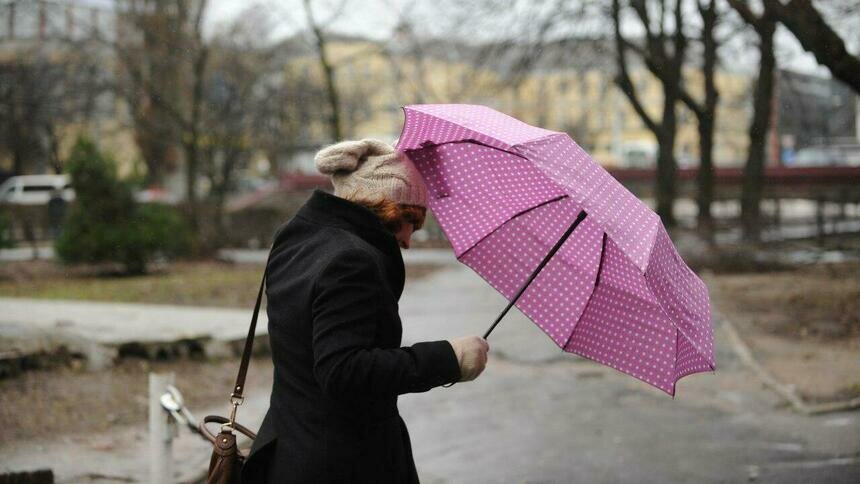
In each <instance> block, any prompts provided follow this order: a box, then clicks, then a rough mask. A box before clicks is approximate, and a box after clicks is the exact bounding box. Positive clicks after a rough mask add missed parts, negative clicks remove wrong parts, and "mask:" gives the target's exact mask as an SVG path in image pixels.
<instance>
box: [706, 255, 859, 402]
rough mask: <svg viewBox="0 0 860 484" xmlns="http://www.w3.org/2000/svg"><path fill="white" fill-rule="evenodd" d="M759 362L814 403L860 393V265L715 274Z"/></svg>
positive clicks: (720, 300) (718, 297)
mask: <svg viewBox="0 0 860 484" xmlns="http://www.w3.org/2000/svg"><path fill="white" fill-rule="evenodd" d="M712 279H713V280H714V281H715V284H716V287H715V288H713V289H716V290H715V291H714V290H712V294H711V297H712V299H713V303H714V304H715V305H716V306H717V307H718V308H719V309H720V310H721V311H722V312H723V313H724V314H725V315H726V316H727V317H728V318H729V319H730V320H731V321H732V322H733V323H734V324H735V325H736V326H737V327H738V330H739V331H740V332H741V334H742V336H743V338H744V339H745V340H746V341H747V343H748V344H749V345H750V347H751V348H752V350H753V351H754V353H755V356H756V358H757V360H758V361H759V363H761V364H762V365H763V366H764V367H765V368H767V369H768V370H770V371H771V372H772V373H773V374H774V376H776V377H777V379H779V380H780V381H782V382H784V383H786V384H790V385H795V386H796V387H797V390H798V392H799V393H800V394H801V395H802V396H803V397H805V398H806V399H808V400H810V401H814V402H820V401H830V400H838V399H842V398H848V397H855V396H858V395H860V356H858V355H860V262H843V263H821V264H815V265H809V266H804V267H801V268H796V269H792V270H780V271H772V272H757V273H743V274H718V275H714V276H712Z"/></svg>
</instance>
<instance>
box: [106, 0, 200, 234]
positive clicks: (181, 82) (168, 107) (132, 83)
mask: <svg viewBox="0 0 860 484" xmlns="http://www.w3.org/2000/svg"><path fill="white" fill-rule="evenodd" d="M207 5H208V2H207V0H128V1H126V2H125V3H123V8H122V10H121V12H122V16H123V17H124V20H125V21H126V22H125V25H127V26H128V27H130V28H131V29H132V32H130V33H129V34H128V35H126V36H125V37H121V38H119V39H117V41H116V42H113V43H112V45H113V47H114V49H115V52H116V54H117V58H118V60H119V61H120V64H121V67H122V72H123V73H124V74H125V81H126V82H124V83H120V84H119V85H118V87H119V92H121V93H122V94H123V95H124V97H125V98H126V100H127V102H128V104H129V106H130V107H131V111H132V114H133V118H134V120H135V127H136V129H137V130H138V131H139V133H138V136H137V138H138V142H139V144H140V145H141V150H142V151H143V152H144V156H146V155H147V154H149V155H151V156H153V158H151V159H148V160H147V165H148V167H150V168H152V169H154V170H156V172H155V173H152V174H150V175H149V176H150V180H151V181H160V180H161V179H162V177H163V176H164V171H167V170H169V169H172V168H174V167H175V165H174V163H173V160H171V159H170V158H169V153H168V152H169V145H168V146H167V147H166V148H165V149H162V147H156V148H155V149H152V147H151V146H150V145H148V144H147V141H148V140H151V136H153V135H154V136H165V138H164V139H168V140H171V141H170V143H171V144H173V143H178V144H179V145H180V146H181V147H182V151H183V155H184V161H185V173H184V175H185V192H186V202H187V208H188V212H189V221H190V223H191V226H192V229H193V230H195V231H196V230H197V228H198V200H197V198H198V189H197V181H198V177H199V176H200V154H201V150H200V138H201V135H202V131H201V123H202V104H203V102H204V94H205V88H206V84H205V83H206V71H207V67H208V62H209V53H210V52H209V46H208V44H207V43H206V41H205V40H204V38H203V18H204V15H205V12H206V8H207ZM159 157H160V158H159Z"/></svg>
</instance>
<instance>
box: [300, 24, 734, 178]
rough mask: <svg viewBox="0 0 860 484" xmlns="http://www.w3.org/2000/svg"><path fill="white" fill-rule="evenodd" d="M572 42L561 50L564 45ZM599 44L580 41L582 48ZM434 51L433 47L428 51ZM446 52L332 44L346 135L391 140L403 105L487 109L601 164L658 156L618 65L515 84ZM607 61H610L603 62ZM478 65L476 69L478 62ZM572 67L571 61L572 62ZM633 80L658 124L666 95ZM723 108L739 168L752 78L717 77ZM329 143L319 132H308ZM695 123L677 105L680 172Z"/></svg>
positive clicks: (306, 58)
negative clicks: (571, 144) (559, 137)
mask: <svg viewBox="0 0 860 484" xmlns="http://www.w3.org/2000/svg"><path fill="white" fill-rule="evenodd" d="M575 42H576V40H575V39H574V40H572V41H568V42H567V44H566V45H565V46H564V47H565V48H569V47H570V43H575ZM595 42H596V41H594V40H583V43H584V44H586V47H590V46H591V45H592V44H594V43H595ZM434 47H435V48H434ZM446 49H447V50H449V51H450V50H454V49H453V48H447V47H446V46H444V45H436V46H431V47H430V48H426V49H422V50H423V53H422V54H423V55H421V56H418V55H416V54H415V52H414V51H410V50H408V49H406V50H403V51H398V49H396V47H392V45H390V44H382V43H377V42H373V41H369V40H366V39H355V38H339V39H336V40H332V41H331V42H329V44H328V46H327V52H328V55H329V56H330V58H331V61H332V63H333V64H334V65H335V66H336V81H337V86H338V89H339V91H340V92H341V94H342V96H343V98H344V99H352V100H359V101H360V103H361V104H364V105H363V106H361V107H360V109H354V108H351V107H348V106H346V104H348V102H347V101H344V103H342V104H343V109H344V111H345V113H346V114H345V115H344V122H343V127H344V133H345V134H346V135H347V136H377V137H382V138H388V139H393V138H395V137H396V136H397V135H398V134H399V131H400V127H401V123H402V113H401V111H400V109H399V107H400V106H401V105H406V104H412V103H476V104H485V105H488V106H491V107H493V108H495V109H498V110H500V111H502V112H505V113H507V114H510V115H512V116H514V117H517V118H519V119H521V120H523V121H525V122H528V123H530V124H535V125H539V126H541V127H545V128H548V129H552V130H557V131H565V132H567V133H569V134H570V135H571V136H572V137H573V138H574V139H575V140H576V141H577V142H578V143H580V144H581V145H582V146H583V147H585V148H586V149H587V150H588V151H589V152H590V153H591V154H592V156H594V157H595V159H597V160H598V161H600V162H601V163H603V164H605V165H607V166H619V165H621V166H645V165H647V164H649V163H653V159H654V156H655V154H656V151H657V145H656V140H655V138H654V136H653V134H652V133H651V132H650V131H649V130H648V129H647V128H646V127H645V125H644V123H642V121H641V120H640V118H639V116H638V115H637V114H636V113H635V111H634V110H633V108H632V106H631V105H630V103H629V102H628V101H627V98H626V97H625V96H624V94H623V93H622V92H621V91H620V90H619V89H618V88H617V87H616V86H615V84H614V82H613V75H614V64H613V62H614V60H613V59H612V58H611V53H609V54H608V57H606V56H605V58H603V59H601V61H600V62H595V63H593V64H592V65H588V64H585V65H566V64H565V63H564V62H553V65H550V66H545V65H541V64H540V63H537V64H536V65H535V66H534V67H533V68H532V69H530V70H528V71H526V73H525V74H524V75H523V76H522V77H521V78H520V79H516V80H514V81H511V80H509V79H505V75H504V70H503V69H499V68H498V66H494V65H492V64H493V63H492V62H484V61H482V60H481V59H477V60H475V59H474V58H469V57H465V58H463V59H457V58H452V56H446V55H445V51H446ZM607 61H608V62H607ZM476 63H477V64H478V65H476ZM574 64H575V63H574ZM293 65H300V66H302V69H303V70H305V69H309V70H310V71H311V73H312V74H311V75H312V76H314V77H315V78H316V79H317V80H318V81H319V82H322V81H321V75H320V71H319V69H318V68H317V65H316V59H315V57H314V53H311V52H308V53H307V54H306V55H303V56H300V57H298V58H296V59H295V60H293ZM631 77H632V78H633V82H634V84H635V85H636V87H637V89H638V93H639V96H640V99H641V100H642V102H643V104H644V105H645V108H646V110H647V111H648V112H649V113H650V114H651V115H652V117H654V118H655V119H658V120H659V117H660V114H661V109H662V90H661V86H660V83H659V81H658V80H657V79H656V78H654V77H653V76H652V75H651V74H650V73H649V72H648V71H647V70H646V69H645V68H644V66H635V65H634V66H633V68H632V72H631ZM685 77H686V78H687V83H688V86H689V87H688V88H689V89H690V91H692V93H693V96H694V97H695V96H698V95H699V94H701V92H702V88H701V73H699V72H698V71H695V70H693V69H690V70H688V72H687V73H686V75H685ZM717 86H718V89H719V90H720V105H719V111H718V114H717V130H716V133H715V137H716V139H715V153H714V158H715V163H717V165H720V166H732V165H739V164H741V163H742V161H743V159H744V158H745V153H746V145H747V126H748V123H749V108H748V105H749V93H750V91H751V79H750V78H749V77H748V76H746V75H743V74H738V73H732V72H727V71H720V72H718V74H717ZM314 132H315V134H318V135H322V137H323V139H324V138H325V136H324V133H325V132H326V131H325V128H324V127H320V128H319V129H316V130H314ZM698 152H699V145H698V131H697V121H696V118H695V116H694V115H693V113H692V112H691V111H689V110H688V109H686V107H684V106H682V105H681V104H679V106H678V135H677V141H676V155H677V158H678V161H679V164H680V165H681V166H694V165H695V164H697V163H698V158H699V153H698Z"/></svg>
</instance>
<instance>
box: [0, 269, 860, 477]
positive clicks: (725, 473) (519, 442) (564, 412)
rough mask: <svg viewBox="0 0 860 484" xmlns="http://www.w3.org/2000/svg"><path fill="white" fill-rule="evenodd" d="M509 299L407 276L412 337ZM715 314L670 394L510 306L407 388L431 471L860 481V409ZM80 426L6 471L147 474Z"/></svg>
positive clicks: (137, 433)
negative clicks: (459, 367) (829, 398)
mask: <svg viewBox="0 0 860 484" xmlns="http://www.w3.org/2000/svg"><path fill="white" fill-rule="evenodd" d="M502 307H503V300H502V298H501V296H499V295H498V294H496V293H495V292H494V291H493V290H492V289H489V288H488V287H487V286H486V284H484V283H483V281H481V279H480V278H479V277H478V276H476V275H475V274H473V273H472V272H471V271H470V270H469V269H468V268H465V267H463V266H460V265H457V264H455V263H452V264H448V265H446V266H445V268H444V269H443V270H441V271H440V272H437V273H435V274H433V275H431V276H428V277H427V278H425V279H421V280H418V281H410V282H408V283H407V288H406V291H405V293H404V297H403V299H402V301H401V314H402V316H403V321H404V326H405V328H404V340H405V341H404V342H405V343H410V342H415V341H419V340H432V339H447V338H451V337H455V336H459V335H465V334H482V333H483V331H484V330H485V329H486V327H487V326H488V325H489V324H490V323H491V322H492V320H493V319H494V317H495V315H496V314H497V312H498V311H499V310H501V308H502ZM716 319H717V326H718V330H717V365H718V371H717V372H716V373H715V374H699V375H693V376H690V377H687V378H686V379H683V380H681V381H680V382H679V383H678V389H677V396H676V398H674V399H672V398H671V397H668V396H666V395H665V394H663V393H662V392H659V391H656V390H654V389H652V388H650V387H648V386H647V385H645V384H644V383H641V382H639V381H637V380H635V379H633V378H631V377H628V376H625V375H621V374H619V373H618V372H616V371H614V370H611V369H609V368H606V367H603V366H600V365H597V364H594V363H591V362H588V361H585V360H583V359H581V358H578V357H576V356H574V355H570V354H564V353H561V351H560V350H559V349H558V347H557V346H555V345H554V344H553V343H552V342H551V341H550V340H549V339H548V338H546V337H545V336H544V335H543V333H542V332H541V331H540V330H539V329H537V328H536V327H535V326H534V325H533V324H531V323H530V322H528V321H527V320H525V318H524V317H522V316H521V315H520V314H519V313H514V312H512V313H511V314H509V315H508V317H507V318H506V319H505V320H504V321H503V322H502V323H501V324H500V325H499V327H498V328H497V329H496V331H495V332H494V333H493V335H492V336H491V337H490V340H489V341H490V346H491V358H490V362H489V365H488V367H487V370H486V372H485V373H484V374H483V375H482V376H481V377H480V378H479V379H477V380H476V381H474V382H470V383H458V384H456V385H454V386H453V387H451V388H437V389H434V390H431V391H430V392H427V393H425V394H412V395H404V396H403V397H401V400H400V408H401V413H402V414H403V417H404V419H405V420H406V422H407V423H408V425H409V430H410V435H411V439H412V443H413V448H414V452H415V459H416V462H417V464H418V467H419V472H420V474H421V477H422V481H423V482H426V483H437V482H452V483H461V482H462V483H487V482H489V483H495V482H504V483H507V482H589V483H602V482H606V483H616V482H621V483H627V482H629V483H642V482H645V483H648V482H654V483H657V482H659V483H664V482H695V483H700V482H707V483H710V482H715V483H716V482H748V481H750V480H758V481H759V482H779V483H783V482H787V483H792V482H797V483H801V482H804V483H805V482H828V483H842V482H844V483H848V482H858V480H860V437H858V435H860V413H857V412H854V413H839V414H830V415H825V416H818V417H806V416H801V415H797V414H795V413H792V412H790V411H789V410H787V409H786V408H785V406H784V405H783V404H782V403H781V402H780V401H779V400H778V399H777V398H776V397H775V396H774V395H773V394H771V393H770V392H768V391H767V390H764V389H763V388H762V387H761V385H760V384H759V382H758V381H757V380H756V379H755V378H754V376H753V375H752V374H751V373H749V372H748V371H747V370H746V369H745V368H744V367H743V366H742V365H741V364H740V363H739V362H738V361H737V359H736V358H735V357H734V354H733V353H732V351H731V350H730V349H729V348H728V345H727V343H726V339H725V335H724V333H723V332H722V331H721V330H720V329H719V315H717V318H716ZM252 371H254V370H252ZM257 371H264V370H260V369H257ZM267 401H268V392H267V391H265V390H262V391H255V392H252V393H251V398H250V399H249V400H246V404H245V406H243V407H242V414H241V415H242V416H243V420H244V421H247V423H248V424H249V425H252V426H256V425H258V422H259V419H261V418H262V415H263V413H264V412H265V409H266V405H267ZM192 410H195V413H197V414H198V416H202V415H205V414H206V413H207V412H206V411H202V410H198V409H192ZM210 410H211V411H214V412H217V413H223V412H224V411H225V410H226V409H225V408H223V406H222V405H219V406H218V407H216V408H214V409H210ZM81 434H84V435H81ZM81 434H79V435H74V436H59V437H57V438H55V439H51V440H46V441H43V442H28V443H16V444H15V446H14V447H12V448H9V447H8V446H7V447H5V448H0V455H2V457H0V469H2V468H3V467H4V465H5V467H7V468H19V469H23V468H28V467H29V468H32V467H38V466H37V465H36V464H40V463H41V464H43V465H52V466H53V467H54V468H55V471H56V473H57V476H58V482H94V481H98V482H112V481H111V479H107V480H98V479H95V478H90V477H87V475H89V474H92V473H99V474H107V475H110V476H114V481H113V482H119V479H120V478H123V477H124V476H141V475H145V472H146V463H145V460H142V459H140V458H139V457H136V455H138V456H139V455H145V451H146V449H147V441H146V431H145V427H140V428H122V429H117V431H115V432H113V433H111V434H109V435H93V436H88V435H85V433H81ZM198 439H199V438H198V437H196V436H192V435H189V434H188V433H184V434H183V436H182V437H181V439H180V441H179V442H177V445H176V455H177V459H178V460H179V461H180V462H182V464H183V465H182V466H181V468H180V469H179V471H180V472H181V473H182V474H181V477H183V478H187V477H189V476H190V475H192V474H193V473H194V471H195V470H198V471H199V470H200V469H203V468H204V467H205V463H206V459H207V458H208V449H207V447H206V444H205V443H204V442H202V441H199V440H198ZM0 445H2V444H0ZM71 447H74V448H76V449H78V450H76V452H75V453H74V454H73V455H72V454H70V453H69V449H70V448H71ZM135 452H139V454H135Z"/></svg>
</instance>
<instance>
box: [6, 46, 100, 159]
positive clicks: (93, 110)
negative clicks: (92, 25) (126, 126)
mask: <svg viewBox="0 0 860 484" xmlns="http://www.w3.org/2000/svg"><path fill="white" fill-rule="evenodd" d="M107 78H108V73H107V71H106V69H104V68H103V67H102V66H101V63H100V57H99V53H98V52H97V51H95V50H94V49H92V46H91V45H89V44H88V43H87V42H86V41H74V42H73V41H72V40H70V39H64V38H57V39H53V40H52V41H51V42H50V43H45V42H38V43H37V44H34V45H33V46H31V47H30V48H26V49H19V50H18V52H17V54H16V55H15V56H11V57H9V58H7V59H4V60H3V61H0V151H2V152H5V153H8V155H9V156H10V158H11V159H12V173H14V174H24V173H29V172H34V171H42V170H45V169H51V170H53V171H55V172H57V173H59V172H60V171H62V159H61V153H60V141H61V133H62V132H63V130H64V129H65V128H66V127H67V126H70V125H72V124H74V123H77V122H79V123H82V124H83V125H84V126H85V127H90V126H92V121H93V120H97V119H98V118H99V117H100V116H101V115H103V114H105V113H101V112H99V111H98V107H99V105H101V104H105V103H99V102H98V101H99V100H100V99H102V96H105V95H108V94H109V92H108V88H109V82H108V80H107Z"/></svg>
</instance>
